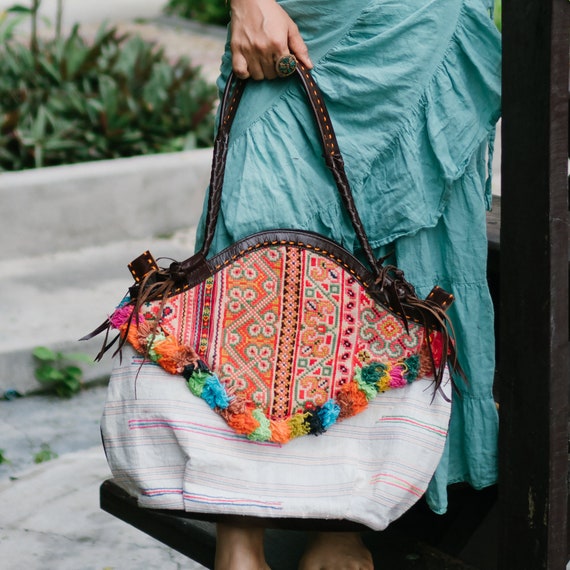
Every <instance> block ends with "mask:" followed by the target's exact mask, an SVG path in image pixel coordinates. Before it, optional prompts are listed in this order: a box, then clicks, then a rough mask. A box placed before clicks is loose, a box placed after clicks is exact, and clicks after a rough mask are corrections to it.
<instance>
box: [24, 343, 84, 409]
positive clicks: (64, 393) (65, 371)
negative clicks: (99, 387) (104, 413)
mask: <svg viewBox="0 0 570 570" xmlns="http://www.w3.org/2000/svg"><path fill="white" fill-rule="evenodd" d="M32 354H33V356H34V358H35V359H36V360H37V361H38V366H37V368H36V370H35V376H36V379H37V380H38V382H41V383H42V384H43V385H44V386H45V387H46V388H47V389H48V390H50V391H53V392H55V393H56V394H57V395H58V396H59V397H61V398H71V397H72V396H73V395H74V394H77V393H78V392H79V391H80V390H81V381H82V379H83V371H82V370H81V368H79V366H77V365H76V363H78V362H85V363H89V364H92V363H93V360H92V359H91V358H90V357H89V356H87V355H86V354H83V353H80V352H78V353H71V354H63V353H61V352H54V351H53V350H51V349H49V348H47V347H45V346H37V347H36V348H34V350H33V352H32Z"/></svg>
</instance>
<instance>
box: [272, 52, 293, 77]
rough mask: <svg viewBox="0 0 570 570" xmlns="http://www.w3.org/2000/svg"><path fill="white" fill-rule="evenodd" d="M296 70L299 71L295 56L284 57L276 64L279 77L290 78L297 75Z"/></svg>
mask: <svg viewBox="0 0 570 570" xmlns="http://www.w3.org/2000/svg"><path fill="white" fill-rule="evenodd" d="M295 69H297V58H296V57H295V56H294V55H293V54H287V55H284V56H283V57H280V58H279V59H278V60H277V61H276V62H275V72H276V73H277V75H278V77H289V75H291V74H292V73H295Z"/></svg>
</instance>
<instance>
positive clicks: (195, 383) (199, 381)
mask: <svg viewBox="0 0 570 570" xmlns="http://www.w3.org/2000/svg"><path fill="white" fill-rule="evenodd" d="M210 376H211V374H210V373H209V372H202V371H201V370H196V371H195V372H193V373H192V376H190V378H188V382H187V384H188V388H190V392H192V394H194V396H198V397H200V396H201V395H202V390H204V386H205V384H206V381H207V380H208V378H209V377H210Z"/></svg>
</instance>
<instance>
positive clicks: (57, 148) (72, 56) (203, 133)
mask: <svg viewBox="0 0 570 570" xmlns="http://www.w3.org/2000/svg"><path fill="white" fill-rule="evenodd" d="M38 7H39V2H38V1H37V0H36V2H35V3H34V8H33V9H31V10H30V9H26V8H23V7H21V6H15V7H13V8H12V9H10V10H8V12H7V14H6V15H5V16H4V18H3V21H0V171H2V170H20V169H25V168H33V167H40V166H50V165H57V164H70V163H75V162H83V161H88V160H100V159H108V158H117V157H125V156H134V155H141V154H151V153H158V152H171V151H177V150H183V149H189V148H195V147H204V146H209V145H211V144H212V132H213V120H214V119H213V113H212V110H213V107H214V103H215V100H216V89H215V87H214V86H213V85H210V84H208V83H206V82H205V81H204V80H203V79H202V78H201V76H200V73H199V68H197V67H194V66H192V65H191V64H190V62H189V60H188V59H187V58H181V59H180V60H178V61H176V62H174V63H171V62H170V61H168V59H167V58H166V57H165V55H164V51H163V50H162V49H160V48H158V47H157V46H155V45H154V44H152V43H149V42H147V41H144V40H142V39H141V38H139V37H138V36H129V35H127V34H123V35H120V34H119V33H118V31H117V29H116V28H114V27H109V26H106V25H103V26H101V28H100V29H99V30H98V32H97V34H96V37H95V38H94V40H93V41H92V42H87V41H85V40H84V39H83V38H82V37H81V36H80V34H79V27H78V26H77V25H76V26H75V27H74V28H73V29H72V30H71V32H70V33H69V35H68V36H67V37H61V35H60V34H56V35H55V37H54V38H51V39H42V38H40V37H38V35H37V34H36V33H35V25H33V26H32V30H33V31H32V36H31V40H30V42H29V45H26V44H24V43H22V42H21V41H18V39H17V38H16V37H15V36H14V34H13V30H14V27H15V22H16V16H17V15H19V14H21V13H22V12H25V11H28V12H29V13H30V14H29V17H32V19H33V21H35V18H36V16H37V8H38ZM34 10H35V11H34Z"/></svg>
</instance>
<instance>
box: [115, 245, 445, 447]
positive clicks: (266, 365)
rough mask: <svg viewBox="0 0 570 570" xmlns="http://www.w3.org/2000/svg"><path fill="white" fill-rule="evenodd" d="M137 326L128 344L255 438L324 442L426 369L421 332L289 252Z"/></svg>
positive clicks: (156, 305)
mask: <svg viewBox="0 0 570 570" xmlns="http://www.w3.org/2000/svg"><path fill="white" fill-rule="evenodd" d="M128 306H131V307H132V305H128ZM126 308H127V306H122V307H119V308H118V309H117V311H121V310H125V309H126ZM140 317H142V318H139V322H140V324H139V325H138V326H136V327H135V326H134V325H133V323H135V322H136V319H132V320H131V327H130V328H131V329H133V328H136V329H137V331H136V332H133V331H132V330H129V331H128V335H129V336H128V340H129V341H130V342H131V344H133V346H135V348H137V349H138V350H139V351H140V352H143V353H147V354H148V356H149V357H150V358H151V359H153V360H155V361H156V362H157V363H158V364H160V365H161V366H163V367H164V368H165V369H167V370H169V371H170V372H172V373H175V374H182V375H183V376H184V377H185V378H186V379H187V381H188V385H189V388H190V390H191V391H192V392H193V393H195V394H196V395H199V396H200V397H202V398H204V399H205V400H206V401H207V402H208V403H209V404H210V405H211V407H212V408H214V409H215V410H216V411H217V412H218V413H220V414H221V415H222V416H223V417H224V418H225V419H226V420H227V421H228V423H229V424H230V425H231V426H232V427H233V428H234V429H236V430H237V431H238V432H240V433H244V434H245V435H247V436H248V437H250V438H251V439H259V440H270V441H279V442H284V441H288V440H289V439H291V438H292V437H296V436H298V435H304V434H306V433H320V432H322V431H324V430H325V429H326V428H327V427H329V426H330V425H331V424H332V423H334V422H335V421H336V420H337V419H339V418H343V417H349V416H351V415H354V414H355V413H358V412H359V411H361V410H362V409H364V407H366V405H367V402H368V401H369V400H370V399H371V398H373V397H375V396H376V395H377V394H378V393H379V392H382V391H385V390H388V389H391V388H398V387H403V386H405V385H406V384H407V383H409V382H411V381H413V380H415V379H416V378H417V377H418V376H419V374H420V372H421V371H424V372H425V371H426V370H430V369H431V368H432V366H431V363H429V362H426V358H429V356H428V352H427V351H426V350H425V338H424V328H423V327H421V326H420V325H418V324H416V323H413V322H410V323H409V326H408V330H407V331H406V329H405V327H404V325H403V324H402V322H401V321H400V320H399V319H398V318H397V317H395V316H394V315H392V314H391V313H390V312H389V311H387V310H386V309H384V308H383V307H382V306H381V305H379V304H376V303H374V301H373V300H371V299H370V297H369V296H368V295H367V293H366V290H365V288H364V287H363V285H362V284H361V283H360V282H359V281H358V280H357V279H356V278H355V277H354V276H353V275H352V274H351V273H350V272H349V271H347V270H345V268H344V267H342V266H340V265H339V264H337V263H336V262H335V261H333V260H332V259H330V258H329V257H326V256H324V255H320V254H319V253H318V252H317V251H315V250H306V249H301V248H298V247H294V246H287V245H275V246H269V247H265V248H259V249H255V250H253V251H252V252H250V253H247V254H245V255H243V256H242V257H239V258H238V259H236V260H235V261H234V262H233V263H231V264H229V265H228V266H227V267H225V268H223V269H222V270H220V271H218V272H217V273H215V274H214V276H213V277H210V278H209V279H207V280H206V281H205V282H203V283H201V284H200V285H198V286H196V287H194V288H192V289H189V290H187V291H185V292H183V293H180V294H178V295H176V296H174V297H171V298H169V299H168V300H166V301H165V302H162V301H153V302H150V303H146V304H145V306H144V307H143V309H142V311H141V315H140ZM115 320H117V319H115ZM119 325H120V323H119ZM127 328H128V327H127V326H126V324H124V325H123V330H126V329H127ZM433 340H434V342H435V339H433ZM137 344H138V346H137ZM422 349H423V350H422ZM319 430H320V431H319Z"/></svg>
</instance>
